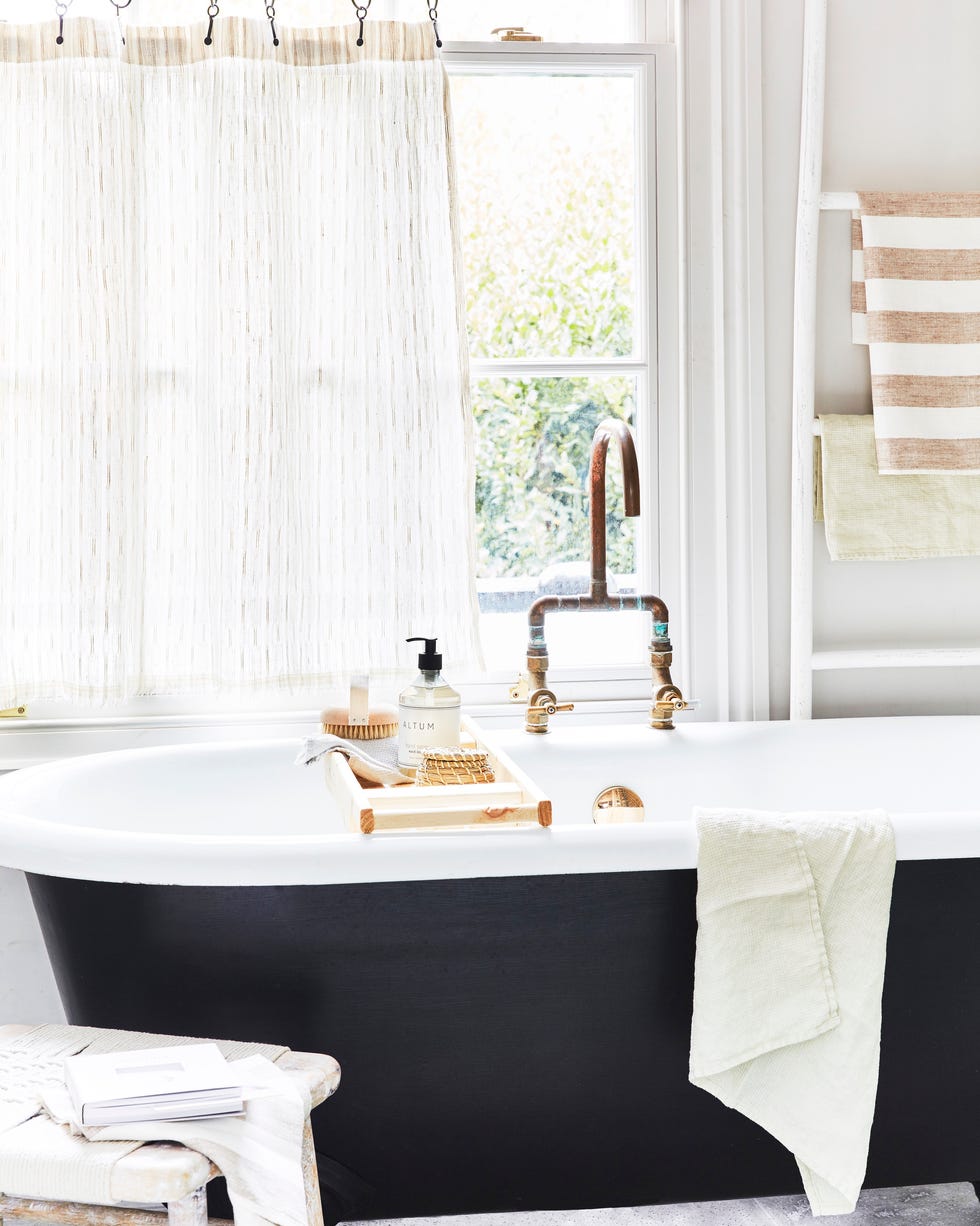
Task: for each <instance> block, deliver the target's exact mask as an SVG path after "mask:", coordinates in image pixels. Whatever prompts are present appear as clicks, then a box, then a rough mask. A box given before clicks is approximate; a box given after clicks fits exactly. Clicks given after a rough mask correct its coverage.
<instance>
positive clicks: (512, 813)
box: [323, 718, 551, 834]
mask: <svg viewBox="0 0 980 1226" xmlns="http://www.w3.org/2000/svg"><path fill="white" fill-rule="evenodd" d="M462 731H463V736H462V739H463V744H464V745H465V744H475V745H476V746H477V748H479V749H482V750H484V751H485V752H486V754H487V756H488V758H489V762H490V765H491V766H492V767H493V772H494V775H495V776H496V778H495V780H494V782H493V783H451V784H446V785H443V786H440V785H438V784H437V785H434V786H419V785H418V784H414V783H407V784H400V785H398V786H397V787H378V786H376V785H370V784H368V785H365V784H364V783H363V782H362V780H360V779H358V777H357V776H356V775H355V774H354V772H353V771H352V770H351V768H350V763H349V762H348V761H347V759H346V758H345V757H344V755H343V754H340V753H328V754H324V757H323V762H324V770H325V771H326V776H327V787H328V789H329V790H330V792H331V794H332V795H333V797H334V799H335V800H336V801H337V803H338V804H339V805H340V809H341V812H342V813H343V815H344V820H345V821H346V823H347V827H348V829H349V830H352V831H354V832H360V833H361V834H374V833H375V831H382V830H433V829H442V828H447V829H451V828H456V829H475V828H477V827H479V828H482V829H486V827H487V826H527V825H537V826H550V825H551V801H550V800H549V799H548V797H547V796H545V794H544V792H542V791H541V789H540V788H539V787H538V786H537V785H536V784H535V783H534V782H533V781H532V780H531V779H529V778H528V776H527V775H526V774H525V773H524V772H523V771H522V770H521V768H520V767H519V766H518V765H517V764H516V763H515V762H512V761H511V759H510V758H508V757H507V755H506V754H505V753H504V752H503V750H501V749H497V748H496V747H495V746H494V744H493V742H492V740H488V739H487V737H486V735H485V734H484V733H483V732H478V731H477V730H476V728H475V727H474V726H473V724H472V723H471V722H470V721H469V720H468V719H465V718H464V720H463V724H462ZM367 748H368V750H369V752H370V746H367Z"/></svg>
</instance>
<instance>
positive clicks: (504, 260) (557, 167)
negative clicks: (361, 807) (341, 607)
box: [0, 0, 679, 716]
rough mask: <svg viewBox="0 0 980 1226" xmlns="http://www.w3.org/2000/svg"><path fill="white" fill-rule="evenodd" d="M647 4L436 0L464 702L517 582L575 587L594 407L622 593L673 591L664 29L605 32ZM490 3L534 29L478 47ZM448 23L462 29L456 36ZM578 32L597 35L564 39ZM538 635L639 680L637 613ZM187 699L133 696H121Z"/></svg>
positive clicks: (10, 15)
mask: <svg viewBox="0 0 980 1226" xmlns="http://www.w3.org/2000/svg"><path fill="white" fill-rule="evenodd" d="M279 7H280V12H281V18H280V19H281V21H283V22H287V21H288V22H290V23H292V24H303V23H304V22H307V21H308V22H310V23H313V22H316V23H317V24H320V23H323V22H330V21H350V20H351V19H352V10H351V6H350V4H349V0H288V3H287V0H282V2H281V3H280V6H279ZM659 7H660V6H659V5H657V4H656V3H650V2H649V0H647V3H644V2H643V0H610V2H609V3H607V4H606V5H604V6H596V5H595V4H594V0H588V2H587V3H586V0H521V2H520V3H517V4H508V5H506V6H505V5H504V4H503V3H496V2H495V3H493V4H491V3H488V2H487V0H443V3H442V9H443V10H444V12H442V13H440V28H441V31H442V34H443V37H444V39H445V40H446V44H447V45H446V47H445V49H444V58H445V62H446V66H447V69H448V71H449V74H450V78H451V87H452V95H453V107H454V117H455V125H456V138H457V155H458V170H459V191H460V208H461V216H462V239H463V248H464V262H465V268H466V275H467V281H468V301H467V314H468V326H469V332H470V352H471V369H472V401H473V408H474V418H475V423H476V441H477V461H478V472H477V500H478V515H479V576H478V577H479V586H480V592H481V610H482V614H483V616H482V624H483V634H484V645H485V652H486V658H487V666H488V670H489V674H490V680H489V681H488V682H486V683H485V684H484V683H480V684H477V685H474V686H472V687H467V688H468V690H469V691H470V693H468V695H467V696H468V697H470V698H471V701H472V700H474V699H475V700H476V701H488V702H496V701H504V700H505V698H506V685H507V684H508V683H509V682H512V681H513V679H514V677H515V676H516V674H517V672H518V671H519V670H520V669H521V668H522V667H523V660H524V651H525V646H526V611H527V608H528V606H529V605H530V603H531V601H532V600H533V599H534V598H535V597H536V596H537V595H538V594H539V593H541V592H544V591H549V590H568V588H567V586H565V585H567V584H569V583H571V582H582V581H583V579H584V581H585V583H586V585H587V576H588V558H589V546H588V499H587V492H586V487H585V480H586V471H587V461H588V455H589V448H590V443H591V437H592V433H593V431H594V428H595V426H596V424H597V423H598V422H599V421H600V420H601V419H602V418H603V417H606V416H614V417H619V418H621V419H623V420H626V421H628V422H629V423H630V424H631V425H632V426H633V427H634V432H635V434H636V437H637V443H638V448H639V452H640V457H639V458H640V464H641V485H642V491H643V500H644V501H643V515H642V518H641V519H640V520H639V521H630V520H624V519H623V518H622V514H621V482H620V475H619V473H620V465H619V458H618V456H616V455H615V454H614V451H613V450H611V451H610V463H609V503H608V510H609V515H608V521H607V522H608V525H609V530H608V564H609V569H610V571H611V572H612V574H613V577H614V578H613V583H614V584H615V587H617V588H618V589H619V590H620V591H622V592H629V591H633V590H639V591H653V592H661V591H665V592H669V591H670V590H672V588H671V581H670V580H668V579H667V578H665V574H664V566H665V564H669V562H670V557H671V556H672V553H673V552H676V551H672V550H667V551H666V553H665V552H664V551H663V550H662V549H661V541H660V517H659V507H658V485H659V483H658V482H657V480H656V474H657V469H658V458H659V454H660V450H661V439H660V433H661V422H660V421H659V413H658V409H659V405H660V403H661V402H666V403H670V402H672V397H674V396H675V394H676V382H677V369H676V367H677V360H676V352H677V345H676V332H675V331H674V329H675V326H676V321H675V319H674V316H675V308H674V306H673V304H674V303H676V301H677V275H678V274H677V268H676V253H677V221H676V174H677V168H676V158H675V139H676V135H675V129H676V102H675V98H674V93H673V81H674V76H673V58H672V48H670V47H667V46H654V45H651V44H642V43H634V44H633V45H629V46H626V45H618V44H617V41H616V40H619V41H620V43H625V42H626V41H627V40H630V39H636V38H638V37H639V36H640V34H641V32H642V30H643V29H644V26H643V21H642V20H641V17H643V15H644V14H646V22H647V24H646V27H645V28H646V31H647V33H648V34H650V33H651V32H654V33H659V32H660V31H659V30H655V31H652V21H653V19H652V17H651V15H650V14H651V13H652V12H653V10H655V9H659ZM205 9H206V5H205V4H203V3H202V2H201V0H133V3H132V6H131V8H130V10H128V12H125V13H124V17H125V18H127V19H129V20H133V21H139V22H146V23H150V24H155V23H158V22H164V21H165V22H169V23H174V22H182V21H201V20H203V13H204V10H205ZM426 9H427V5H424V4H423V3H422V0H374V4H373V6H372V8H371V13H370V18H369V20H383V19H385V18H399V19H408V20H424V19H425V15H426V13H425V10H426ZM498 10H499V12H498ZM235 14H238V15H246V16H255V17H259V18H261V17H262V16H263V15H264V6H263V5H261V4H259V3H258V2H257V0H222V3H221V16H231V15H235ZM90 15H95V16H103V17H110V18H111V17H113V15H114V11H113V10H112V9H111V7H110V6H109V4H108V3H107V0H75V3H74V4H73V5H72V8H71V10H70V13H69V20H70V19H71V17H73V16H90ZM0 17H3V18H5V19H7V20H37V18H38V13H37V2H36V0H0ZM505 21H515V22H517V24H523V25H525V26H526V27H527V28H529V29H531V30H534V31H535V32H539V33H542V34H543V35H545V36H546V37H547V39H548V41H547V42H542V43H499V44H491V45H488V38H489V29H487V27H488V26H489V27H490V28H492V26H493V25H497V24H503V22H505ZM462 39H472V40H473V41H472V42H469V43H467V42H462V41H456V42H453V41H452V40H462ZM577 39H583V40H585V39H589V40H591V41H590V42H588V43H583V45H582V46H577V47H572V46H569V45H567V44H569V43H573V42H574V41H575V40H577ZM556 42H561V43H562V44H563V45H561V46H554V45H552V44H554V43H556ZM658 308H659V309H658ZM671 579H674V577H673V576H671ZM612 586H613V585H611V588H612ZM678 586H679V585H678V584H677V583H676V580H674V582H673V589H674V590H676V589H677V588H678ZM547 633H548V641H549V646H550V648H551V658H552V665H553V667H552V670H551V672H552V676H553V677H554V678H555V680H556V682H561V683H562V685H563V693H565V692H568V693H569V694H570V695H571V696H573V697H574V696H576V695H578V696H583V692H584V694H588V695H589V696H595V697H614V696H615V697H624V698H631V697H633V696H636V697H640V698H642V697H646V696H648V693H649V670H648V668H647V667H646V665H645V647H646V643H647V641H648V638H649V619H648V617H646V616H645V615H641V614H635V615H634V614H588V615H581V616H577V615H576V616H573V615H555V616H554V617H552V618H551V619H549V623H548V628H547ZM312 701H315V698H314V699H312ZM52 705H53V704H52ZM183 705H186V704H181V703H179V702H174V701H173V700H170V701H168V702H166V703H161V704H159V705H158V704H157V703H156V701H155V700H153V699H141V700H139V701H138V702H136V703H133V704H128V705H127V708H126V710H127V712H131V713H137V712H141V713H143V712H145V713H150V712H155V711H158V710H180V709H182V707H183ZM202 705H205V706H207V707H208V708H209V709H219V708H220V707H222V706H223V707H224V708H225V709H228V707H229V706H230V705H232V706H237V705H240V704H238V703H237V701H236V702H235V703H219V702H215V701H210V700H208V701H206V702H205V703H204V704H202ZM277 705H278V704H277ZM282 705H292V706H296V705H300V704H297V702H296V700H295V699H294V700H292V703H291V704H285V703H284V704H282ZM65 713H67V712H65ZM31 714H38V715H46V714H51V715H53V716H57V715H60V714H62V712H61V711H58V710H51V711H50V712H48V711H40V710H38V711H33V710H32V712H31Z"/></svg>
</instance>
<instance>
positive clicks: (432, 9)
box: [429, 0, 442, 47]
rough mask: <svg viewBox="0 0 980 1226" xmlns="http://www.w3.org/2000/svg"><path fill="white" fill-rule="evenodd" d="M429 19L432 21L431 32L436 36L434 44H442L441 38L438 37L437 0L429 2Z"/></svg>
mask: <svg viewBox="0 0 980 1226" xmlns="http://www.w3.org/2000/svg"><path fill="white" fill-rule="evenodd" d="M429 20H430V21H431V22H432V33H433V34H434V35H435V36H436V46H437V47H441V46H442V39H441V38H440V37H439V24H438V23H439V0H431V3H430V4H429Z"/></svg>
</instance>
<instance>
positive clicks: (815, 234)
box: [790, 0, 980, 719]
mask: <svg viewBox="0 0 980 1226" xmlns="http://www.w3.org/2000/svg"><path fill="white" fill-rule="evenodd" d="M826 62H827V0H804V19H803V106H802V114H801V123H800V178H799V195H798V199H797V213H796V268H795V278H794V287H793V398H792V405H793V486H792V499H793V501H792V519H791V567H790V718H791V719H809V718H810V717H811V714H812V710H813V674H814V673H816V672H823V671H831V670H832V671H837V670H843V669H855V668H936V667H940V668H942V667H946V668H953V667H963V666H970V665H972V666H975V667H980V647H884V648H874V647H865V648H854V649H846V650H825V651H814V650H813V536H814V514H813V511H814V499H813V493H814V490H813V481H814V466H813V439H814V437H819V435H820V433H821V431H820V422H819V421H818V420H817V417H816V412H815V399H816V394H815V388H816V335H817V327H816V322H817V320H816V315H817V256H818V247H819V229H820V214H821V213H822V212H843V211H847V212H850V211H853V210H854V209H856V208H857V207H858V197H857V193H856V192H825V191H823V188H822V183H821V180H822V162H823V126H824V100H825V94H826Z"/></svg>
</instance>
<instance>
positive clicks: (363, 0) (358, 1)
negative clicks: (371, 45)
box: [350, 0, 371, 47]
mask: <svg viewBox="0 0 980 1226" xmlns="http://www.w3.org/2000/svg"><path fill="white" fill-rule="evenodd" d="M350 2H351V4H353V6H354V12H355V13H356V14H357V20H358V22H359V23H360V25H359V29H358V31H357V45H358V46H359V47H363V46H364V19H365V17H367V15H368V9H369V8H370V7H371V0H350Z"/></svg>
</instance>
